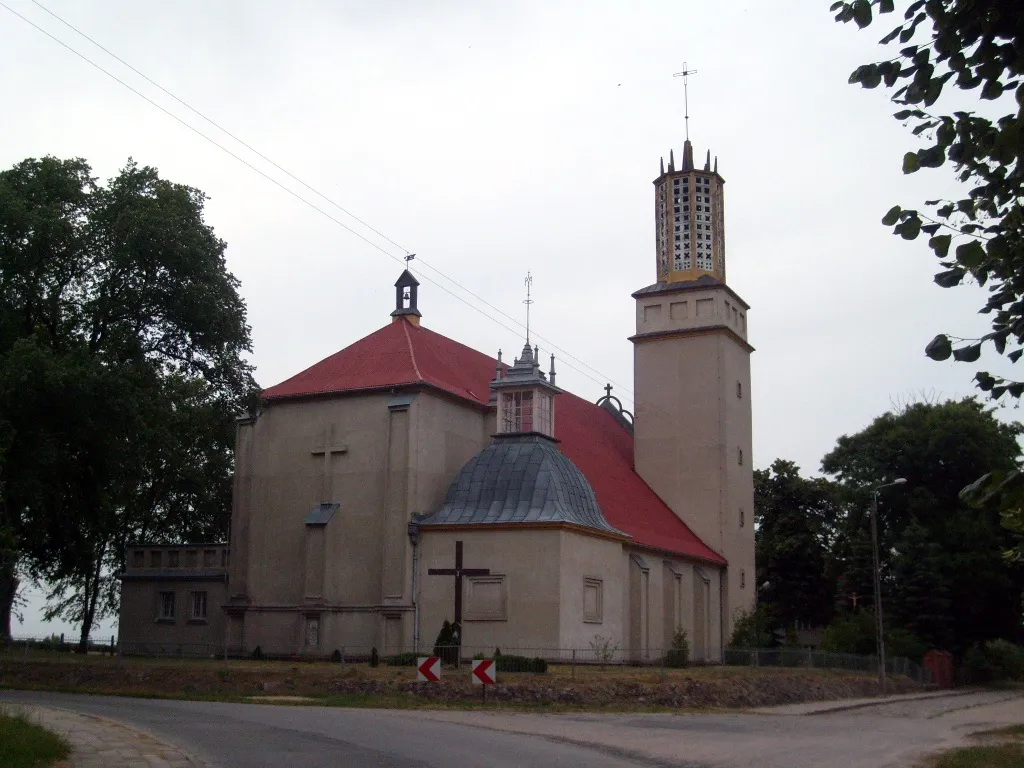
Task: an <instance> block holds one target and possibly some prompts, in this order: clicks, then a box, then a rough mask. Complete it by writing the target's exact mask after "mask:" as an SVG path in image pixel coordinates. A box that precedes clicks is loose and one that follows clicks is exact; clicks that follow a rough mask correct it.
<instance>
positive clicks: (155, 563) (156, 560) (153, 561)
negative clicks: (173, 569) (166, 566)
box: [149, 550, 163, 568]
mask: <svg viewBox="0 0 1024 768" xmlns="http://www.w3.org/2000/svg"><path fill="white" fill-rule="evenodd" d="M162 555H163V552H160V551H159V550H153V551H152V552H150V553H149V567H150V568H159V567H160V566H161V565H163V558H162Z"/></svg>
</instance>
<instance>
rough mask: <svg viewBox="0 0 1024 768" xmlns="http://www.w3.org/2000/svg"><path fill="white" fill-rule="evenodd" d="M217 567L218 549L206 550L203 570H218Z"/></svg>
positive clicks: (204, 551)
mask: <svg viewBox="0 0 1024 768" xmlns="http://www.w3.org/2000/svg"><path fill="white" fill-rule="evenodd" d="M216 567H217V550H216V549H205V550H203V568H216Z"/></svg>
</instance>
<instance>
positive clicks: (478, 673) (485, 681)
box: [473, 659, 498, 685]
mask: <svg viewBox="0 0 1024 768" xmlns="http://www.w3.org/2000/svg"><path fill="white" fill-rule="evenodd" d="M497 681H498V668H497V667H496V666H495V665H494V659H476V660H475V661H474V662H473V685H494V684H495V683H496V682H497Z"/></svg>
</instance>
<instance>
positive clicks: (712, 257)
mask: <svg viewBox="0 0 1024 768" xmlns="http://www.w3.org/2000/svg"><path fill="white" fill-rule="evenodd" d="M723 187H724V180H723V179H722V177H721V176H720V175H719V174H718V167H717V160H716V161H715V164H714V167H712V164H711V158H710V153H709V156H708V159H707V162H705V164H704V167H703V168H702V169H698V168H696V167H695V166H694V162H693V149H692V146H691V144H690V142H689V140H687V141H686V144H685V147H684V150H683V156H682V162H681V165H680V167H679V168H676V165H675V158H674V155H671V154H670V157H669V162H668V166H667V168H666V167H665V164H664V162H663V163H662V167H661V172H660V174H659V176H658V178H657V179H656V180H655V181H654V203H655V246H656V248H655V258H654V259H653V267H654V277H655V282H654V283H653V284H651V285H649V286H647V287H644V288H641V289H640V290H637V291H635V292H634V293H633V294H632V298H633V300H634V301H635V303H636V333H635V334H634V335H632V336H631V337H630V338H629V341H630V342H631V343H632V344H633V350H634V385H633V388H634V394H635V398H634V402H635V405H634V411H635V413H630V412H629V411H627V410H625V409H624V408H623V406H622V403H621V402H620V401H619V399H618V398H617V397H615V395H614V394H613V393H612V391H611V387H606V391H605V394H604V396H603V397H600V398H599V399H597V400H596V402H595V401H594V400H592V399H590V398H586V397H580V396H578V395H576V394H573V393H571V392H567V391H565V390H564V389H562V388H560V387H559V386H558V384H557V383H556V371H555V360H554V357H551V358H549V359H548V360H541V359H539V351H538V349H537V348H536V347H533V346H531V343H530V340H529V339H526V340H525V344H523V346H522V348H521V350H520V351H519V353H518V355H516V356H514V358H513V359H512V360H511V361H504V360H503V359H502V355H501V353H500V352H499V353H498V356H497V357H496V358H494V357H491V356H489V355H487V354H484V353H482V352H479V351H477V350H474V349H471V348H469V347H467V346H465V345H463V344H461V343H459V342H458V341H456V340H454V339H450V338H448V337H446V336H443V335H441V334H439V333H437V332H435V331H432V330H430V328H429V327H428V324H429V304H428V302H426V301H424V302H422V304H423V306H422V307H421V298H425V297H421V296H420V293H419V283H418V282H417V280H416V278H415V277H414V276H413V274H412V273H411V272H409V271H408V270H406V271H405V272H403V273H402V275H401V276H400V277H399V279H398V281H397V282H396V283H395V303H394V307H393V311H391V313H390V317H389V318H387V320H388V322H386V323H384V324H383V325H382V327H381V328H380V329H379V330H377V331H375V332H373V333H371V334H370V335H368V336H366V337H365V338H362V339H359V340H357V341H354V342H352V343H351V344H349V345H348V346H346V347H345V348H344V349H342V350H341V351H339V352H337V353H335V354H333V355H331V356H330V357H328V358H326V359H325V360H322V361H320V362H318V363H316V364H314V365H312V366H311V367H309V368H307V369H306V370H304V371H302V372H301V373H298V374H296V375H295V376H293V377H291V378H289V379H287V380H286V381H283V382H281V383H280V384H277V385H275V386H272V387H270V388H269V389H266V390H264V392H263V401H262V407H261V408H260V410H259V412H258V413H257V414H255V415H252V416H250V417H248V418H245V419H242V420H240V422H239V425H238V437H237V444H236V474H235V484H234V499H233V509H232V522H231V537H230V542H229V545H230V546H229V548H228V549H225V550H224V551H223V558H222V559H219V558H221V556H220V554H218V555H216V556H211V557H213V559H212V560H211V561H210V563H211V564H213V563H214V561H216V565H218V566H222V567H221V569H220V570H219V571H218V570H217V569H216V568H214V569H213V570H211V569H205V570H204V569H202V568H199V570H196V571H193V572H189V571H188V570H187V569H184V568H181V569H179V570H175V569H174V568H171V567H169V562H168V561H169V558H168V557H167V556H165V555H160V556H157V555H155V554H153V552H152V551H151V550H153V549H154V548H153V547H152V546H150V547H148V548H147V547H139V548H136V549H138V550H139V551H140V552H142V551H143V550H145V554H136V552H135V551H134V550H133V551H130V552H129V553H128V555H129V556H128V560H127V562H128V567H127V569H126V571H125V574H124V575H123V577H122V578H123V600H122V614H121V639H122V643H125V644H126V645H128V646H131V645H132V644H133V643H143V642H151V643H154V644H157V643H159V642H162V638H164V639H167V642H179V643H187V642H189V640H190V639H191V640H193V641H194V642H195V643H203V642H206V643H209V644H210V645H211V647H217V648H221V649H223V650H225V651H226V652H228V653H233V654H246V655H248V654H251V653H253V651H254V650H255V649H256V648H259V649H260V651H261V652H262V653H264V654H267V655H278V654H280V655H288V656H299V655H308V656H328V655H330V654H331V653H332V652H333V651H334V650H335V649H342V648H344V649H346V653H363V654H367V653H369V650H370V649H371V648H377V649H378V651H379V652H380V653H381V655H384V654H388V653H397V652H400V651H412V650H419V651H425V650H429V649H430V648H431V647H432V646H433V644H434V641H435V638H436V637H437V635H438V632H439V630H440V628H441V626H442V624H443V622H444V621H445V620H446V619H448V620H453V619H456V618H461V644H462V647H463V653H464V655H466V656H467V657H468V656H470V655H472V653H475V652H477V651H486V652H490V651H493V649H494V648H496V647H497V648H501V649H502V651H503V652H505V653H516V652H517V651H519V652H522V653H524V654H528V655H530V656H546V657H548V658H552V659H554V658H560V657H561V658H565V657H566V656H567V654H569V653H571V650H570V649H578V650H580V651H582V652H584V653H586V652H589V651H590V650H591V649H592V648H594V647H596V646H602V647H605V648H614V649H618V652H619V653H618V654H617V655H619V654H621V656H622V657H624V658H627V659H634V660H639V661H643V660H654V659H657V658H659V657H660V656H661V655H662V654H663V652H664V651H665V650H666V649H668V648H670V647H671V644H672V640H673V636H674V634H675V633H676V631H677V630H678V629H682V630H684V631H685V632H686V637H687V639H688V641H689V647H690V653H691V658H692V659H693V660H695V661H698V662H699V661H707V662H715V661H719V660H720V659H721V649H722V647H723V645H724V643H725V642H727V640H728V635H729V632H730V631H731V625H732V622H733V620H734V618H735V617H736V616H737V614H738V613H740V612H743V611H748V610H750V609H752V607H753V604H754V596H755V587H754V526H753V475H752V466H751V461H750V457H751V407H750V353H751V352H752V351H753V348H752V347H751V346H750V344H749V343H748V342H747V310H748V307H747V304H746V303H744V301H743V300H742V299H741V298H740V297H739V296H738V295H736V293H735V292H733V291H732V290H731V289H730V288H729V286H728V285H727V283H726V270H725V267H726V263H725V217H724V198H723ZM625 299H626V297H625V295H624V296H623V300H625ZM386 311H387V310H386V309H384V308H382V314H383V312H386ZM424 312H425V313H426V315H427V320H425V319H424ZM382 319H384V318H382ZM507 341H508V342H513V341H514V340H512V339H508V340H507ZM520 343H523V341H522V340H518V342H517V343H516V347H518V345H519V344H520ZM496 346H497V345H496ZM545 369H546V370H545ZM595 394H597V393H595ZM205 546H207V547H210V548H211V551H212V548H213V547H214V545H205ZM220 546H221V547H223V545H220ZM195 548H197V551H204V545H195ZM217 552H218V553H219V552H220V550H217ZM186 554H187V553H186ZM185 561H186V558H185V555H182V559H181V560H180V562H182V563H183V564H184V563H185ZM174 562H175V563H177V562H179V559H178V557H177V555H176V556H175V560H174ZM154 563H155V565H154ZM199 574H201V577H200V575H199ZM200 578H202V579H205V581H200V580H199V579H200ZM197 583H200V584H212V585H214V587H215V590H216V591H215V592H211V593H209V596H208V594H207V592H206V591H205V590H206V589H207V588H206V587H203V590H204V591H202V592H201V594H202V598H201V603H202V611H203V619H204V620H203V621H200V620H198V618H197V617H196V616H195V615H191V613H194V609H195V606H196V605H197V604H198V603H199V602H200V598H198V597H196V595H198V594H200V592H197V591H196V590H197V588H196V587H195V586H194V585H195V584H197ZM190 590H191V591H190ZM176 600H177V601H178V604H179V605H181V606H188V607H189V608H188V610H187V611H184V613H188V614H189V615H183V616H181V617H176V616H175V609H174V606H175V601H176ZM168 601H169V602H168ZM168 606H170V607H169V608H168ZM190 612H191V613H190ZM215 613H216V614H217V618H216V621H214V620H213V618H212V616H213V614H215ZM207 614H209V615H210V616H211V618H210V619H209V620H208V621H207V620H205V619H206V617H207ZM150 615H152V618H153V620H150ZM161 633H163V634H161ZM581 658H582V657H581Z"/></svg>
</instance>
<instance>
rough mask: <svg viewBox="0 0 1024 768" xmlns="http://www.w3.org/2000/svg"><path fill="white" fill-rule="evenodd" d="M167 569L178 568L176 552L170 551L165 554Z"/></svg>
mask: <svg viewBox="0 0 1024 768" xmlns="http://www.w3.org/2000/svg"><path fill="white" fill-rule="evenodd" d="M167 567H168V568H177V567H178V550H176V549H172V550H171V551H170V552H168V553H167Z"/></svg>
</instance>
